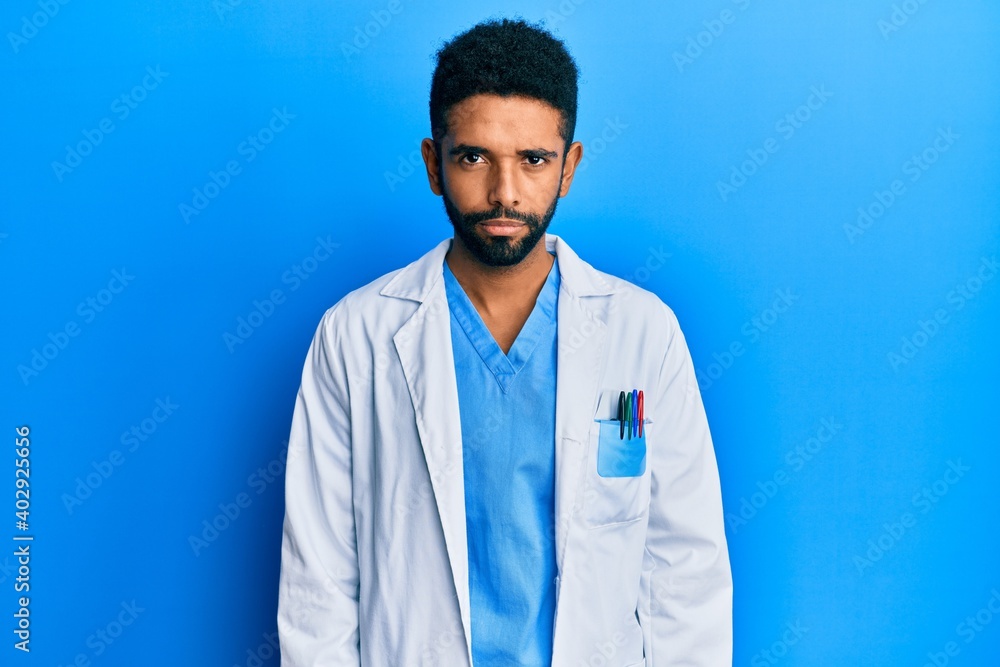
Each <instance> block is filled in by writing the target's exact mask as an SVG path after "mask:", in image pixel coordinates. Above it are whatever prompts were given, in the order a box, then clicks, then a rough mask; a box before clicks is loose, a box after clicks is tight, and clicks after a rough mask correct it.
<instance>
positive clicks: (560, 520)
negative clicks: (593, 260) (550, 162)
mask: <svg viewBox="0 0 1000 667" xmlns="http://www.w3.org/2000/svg"><path fill="white" fill-rule="evenodd" d="M547 243H548V244H549V247H550V248H555V250H556V253H557V257H558V259H559V272H560V277H561V280H560V285H561V288H560V292H559V306H558V312H559V325H558V334H557V335H558V344H559V349H558V353H557V355H558V356H557V366H556V489H555V496H556V500H555V519H556V562H557V564H558V566H559V571H560V572H562V570H563V562H564V559H565V557H566V555H565V551H566V543H567V539H566V538H567V534H568V530H569V527H570V525H571V523H570V521H571V519H572V518H573V516H574V515H575V513H576V511H577V510H578V509H579V508H578V505H577V500H576V499H577V497H578V492H579V486H580V481H581V479H583V465H584V463H585V462H586V458H587V451H588V438H589V434H590V428H591V426H592V425H593V421H594V413H595V410H596V407H597V406H596V401H597V397H598V395H599V391H598V390H599V387H598V381H599V373H600V369H601V366H602V364H601V359H602V358H603V357H604V346H605V341H606V338H607V325H606V324H605V322H604V320H603V319H602V318H601V315H600V314H599V313H597V312H594V311H593V310H591V309H590V308H588V306H587V299H586V298H585V297H594V296H603V295H605V294H609V293H610V292H611V291H612V290H611V289H610V286H609V285H607V284H606V283H605V282H604V280H603V279H602V278H600V276H599V275H597V274H596V272H594V271H593V269H592V268H591V267H590V266H589V265H588V264H586V263H585V262H583V261H582V260H581V259H580V258H579V257H578V256H577V255H576V253H574V252H573V251H572V250H571V249H570V248H569V246H568V245H567V244H566V243H565V242H564V241H562V239H560V238H559V237H557V236H554V235H551V234H550V235H549V236H548V238H547Z"/></svg>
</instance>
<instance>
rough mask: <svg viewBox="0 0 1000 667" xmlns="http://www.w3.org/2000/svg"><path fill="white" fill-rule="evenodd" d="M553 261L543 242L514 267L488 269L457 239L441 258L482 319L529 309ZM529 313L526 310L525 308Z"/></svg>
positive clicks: (540, 241) (542, 240)
mask: <svg viewBox="0 0 1000 667" xmlns="http://www.w3.org/2000/svg"><path fill="white" fill-rule="evenodd" d="M554 260H555V258H554V257H553V255H551V254H549V252H548V250H547V249H546V247H545V238H544V237H543V238H542V239H540V240H539V241H538V244H537V245H535V247H534V248H533V249H532V250H531V252H530V253H528V256H527V257H525V258H524V259H523V260H521V261H520V262H519V263H518V264H515V265H514V266H488V265H485V264H483V263H482V262H480V261H479V260H477V259H476V258H475V257H474V256H473V255H472V253H470V252H469V250H468V248H466V247H465V245H464V244H463V243H462V242H461V240H460V239H458V238H455V239H452V242H451V248H450V249H449V250H448V253H447V254H446V255H445V261H447V262H448V268H450V269H451V272H452V273H453V274H455V278H457V279H458V282H459V284H460V285H461V286H462V289H463V290H465V293H466V294H467V295H468V296H469V300H470V301H472V303H473V305H475V307H476V310H478V311H479V312H480V314H481V315H483V316H484V317H486V316H487V315H489V314H500V313H503V312H505V311H509V310H510V309H511V308H514V309H521V308H524V307H526V306H527V305H528V304H531V305H532V306H533V305H534V303H535V299H537V298H538V293H539V292H540V291H541V290H542V285H544V284H545V279H546V278H547V277H548V275H549V271H550V270H551V269H552V263H553V261H554ZM529 310H530V308H529Z"/></svg>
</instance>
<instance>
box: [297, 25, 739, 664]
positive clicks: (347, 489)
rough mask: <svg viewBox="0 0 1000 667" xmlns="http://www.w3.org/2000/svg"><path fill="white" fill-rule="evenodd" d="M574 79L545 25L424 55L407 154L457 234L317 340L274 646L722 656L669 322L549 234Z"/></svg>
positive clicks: (549, 655)
mask: <svg viewBox="0 0 1000 667" xmlns="http://www.w3.org/2000/svg"><path fill="white" fill-rule="evenodd" d="M576 98H577V68H576V65H575V63H574V62H573V59H572V58H571V57H570V55H569V54H568V53H567V52H566V49H565V47H564V45H563V44H562V43H561V42H560V41H558V40H556V39H554V38H553V37H552V36H551V35H550V34H548V33H547V32H545V31H544V30H542V29H540V28H536V27H534V26H531V25H528V24H526V23H524V22H521V21H509V20H501V21H490V22H486V23H482V24H479V25H477V26H475V27H473V28H472V29H471V30H469V31H468V32H466V33H464V34H462V35H459V36H458V37H456V38H455V39H454V40H452V41H451V42H450V43H448V44H447V45H445V47H444V48H442V49H441V51H439V53H438V62H437V67H436V69H435V72H434V77H433V81H432V85H431V100H430V112H431V113H430V115H431V129H432V134H433V139H425V140H424V142H423V145H422V151H423V157H424V160H425V163H426V166H427V176H428V179H429V181H430V186H431V190H432V191H433V192H434V193H435V194H436V195H440V196H441V197H442V199H443V201H444V206H445V210H446V212H447V215H448V217H449V219H450V220H451V223H452V225H453V227H454V238H453V239H448V240H445V241H443V242H442V243H441V244H440V245H438V246H437V247H436V248H435V249H433V250H432V251H431V252H429V253H428V254H426V255H424V256H423V257H422V258H420V259H418V260H417V261H416V262H414V263H412V264H410V265H409V266H407V267H405V268H403V269H400V270H397V271H394V272H392V273H389V274H387V275H385V276H383V277H382V278H379V279H378V280H376V281H374V282H372V283H371V284H369V285H367V286H365V287H362V288H361V289H358V290H356V291H354V292H351V293H350V294H348V295H347V296H345V297H344V298H343V299H341V300H340V301H339V302H338V303H337V304H336V305H334V306H333V307H332V308H330V309H329V310H328V311H327V312H326V313H325V315H324V316H323V318H322V321H321V322H320V324H319V328H318V330H317V332H316V335H315V337H314V339H313V341H312V345H311V347H310V349H309V352H308V356H307V359H306V363H305V368H304V371H303V375H302V385H301V388H300V390H299V394H298V397H297V400H296V404H295V413H294V417H293V420H292V429H291V436H290V442H289V454H288V466H287V478H286V518H285V524H284V540H283V544H282V567H281V583H280V593H279V595H280V597H279V609H278V629H279V633H280V640H281V652H282V665H286V666H292V665H294V666H296V667H300V666H305V665H330V666H333V665H355V666H356V665H364V666H366V667H368V666H372V667H374V666H382V665H385V666H387V667H389V666H391V667H402V666H411V665H443V666H447V667H457V666H462V665H464V666H466V667H468V666H469V665H475V666H476V667H490V666H494V665H503V666H508V665H532V666H535V665H554V666H560V667H571V666H572V667H576V666H577V665H622V666H625V665H647V666H654V667H667V666H668V665H711V666H715V667H721V666H722V665H730V664H731V660H732V620H731V616H732V611H731V610H732V581H731V576H730V567H729V556H728V551H727V545H726V539H725V533H724V530H723V521H722V505H721V497H720V495H721V494H720V488H719V477H718V470H717V466H716V460H715V455H714V452H713V448H712V442H711V437H710V435H709V430H708V425H707V423H706V419H705V413H704V408H703V406H702V402H701V397H700V395H699V393H698V385H697V382H696V380H695V374H694V369H693V367H692V364H691V359H690V354H689V352H688V349H687V346H686V343H685V340H684V336H683V335H682V333H681V331H680V329H679V327H678V324H677V320H676V318H675V317H674V314H673V312H672V311H671V310H670V309H669V308H668V307H667V306H666V305H665V304H663V302H662V301H661V300H660V299H659V298H657V297H656V296H655V295H653V294H652V293H650V292H647V291H645V290H642V289H640V288H638V287H636V286H634V285H632V284H630V283H627V282H625V281H623V280H620V279H618V278H615V277H613V276H610V275H608V274H605V273H601V272H599V271H596V270H595V269H593V268H592V267H591V266H590V265H589V264H587V263H585V262H583V261H582V260H581V259H580V258H579V257H578V256H577V255H576V254H575V253H574V252H573V251H572V250H571V249H570V247H569V246H568V245H567V244H566V242H565V241H563V240H562V239H561V238H559V237H558V236H554V235H547V234H546V229H547V227H548V225H549V222H550V220H551V219H552V217H553V215H554V213H555V209H556V202H557V201H558V199H559V197H563V196H566V195H567V194H568V193H569V189H570V184H571V183H572V180H573V175H574V173H575V169H576V167H577V165H578V164H579V163H580V159H581V157H582V155H583V148H582V146H581V145H580V143H579V142H574V141H572V138H573V131H574V126H575V123H576V103H577V102H576ZM633 390H635V391H633ZM640 390H641V391H642V400H640V399H639V394H638V391H640ZM626 392H627V395H626Z"/></svg>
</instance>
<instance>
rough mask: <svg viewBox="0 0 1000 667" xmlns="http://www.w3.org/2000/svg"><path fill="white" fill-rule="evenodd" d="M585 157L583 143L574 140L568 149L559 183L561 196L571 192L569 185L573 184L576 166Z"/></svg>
mask: <svg viewBox="0 0 1000 667" xmlns="http://www.w3.org/2000/svg"><path fill="white" fill-rule="evenodd" d="M582 159H583V144H581V143H580V142H579V141H574V142H573V143H572V144H570V145H569V149H568V150H567V151H566V160H565V162H563V173H562V181H561V182H560V183H559V196H560V197H565V196H566V195H568V194H569V186H570V185H572V184H573V175H574V174H576V168H577V166H578V165H579V164H580V160H582Z"/></svg>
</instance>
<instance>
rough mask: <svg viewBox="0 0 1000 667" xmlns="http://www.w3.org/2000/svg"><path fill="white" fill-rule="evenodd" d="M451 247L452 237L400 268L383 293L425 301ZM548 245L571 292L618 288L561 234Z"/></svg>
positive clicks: (602, 291) (601, 293)
mask: <svg viewBox="0 0 1000 667" xmlns="http://www.w3.org/2000/svg"><path fill="white" fill-rule="evenodd" d="M450 247H451V239H450V238H448V239H445V240H443V241H441V242H440V243H439V244H437V246H435V247H434V248H433V249H432V250H431V251H430V252H428V253H427V254H425V255H424V256H423V257H421V258H420V259H418V260H416V261H415V262H413V263H412V264H409V265H408V266H406V267H404V268H403V269H401V270H400V271H398V272H397V273H396V275H395V276H394V277H393V278H392V279H391V280H390V281H389V282H388V283H386V285H385V287H383V288H382V291H381V292H380V294H382V296H391V297H397V298H400V299H409V300H410V301H418V302H421V303H422V302H423V301H425V300H426V299H427V298H428V295H429V294H430V292H431V290H432V289H433V288H434V285H435V283H437V281H439V280H441V279H442V272H441V269H442V263H443V262H444V256H445V255H446V254H447V253H448V249H449V248H450ZM545 247H546V249H547V250H549V251H550V252H555V254H556V258H558V260H559V276H560V279H561V281H562V283H563V288H564V289H566V290H567V291H568V292H569V293H570V294H572V295H574V296H578V297H585V296H605V295H608V294H614V293H615V292H616V291H617V289H616V288H615V287H613V286H612V285H610V284H609V283H608V281H606V280H605V279H604V278H603V277H602V276H601V274H600V273H598V272H597V271H595V270H594V267H592V266H591V265H590V264H588V263H587V262H585V261H583V260H582V259H580V257H579V255H577V254H576V253H575V252H574V251H573V249H572V248H570V247H569V244H568V243H566V241H564V240H563V239H562V238H561V237H559V236H557V235H555V234H546V235H545Z"/></svg>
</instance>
